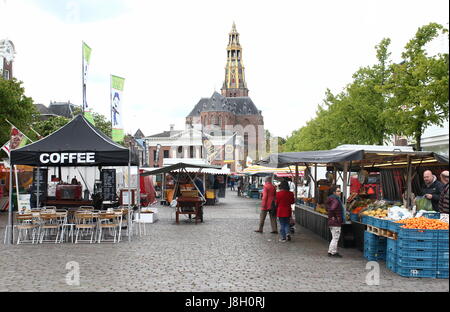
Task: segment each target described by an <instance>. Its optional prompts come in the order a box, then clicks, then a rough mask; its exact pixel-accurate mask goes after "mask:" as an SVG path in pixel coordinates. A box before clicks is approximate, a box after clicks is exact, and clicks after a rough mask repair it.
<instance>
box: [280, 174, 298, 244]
mask: <svg viewBox="0 0 450 312" xmlns="http://www.w3.org/2000/svg"><path fill="white" fill-rule="evenodd" d="M279 189H280V191H279V192H278V193H277V195H276V204H277V217H278V221H279V222H280V242H282V243H284V242H286V239H287V240H288V241H290V240H291V235H290V234H289V228H290V223H289V221H290V220H291V215H292V208H291V205H292V204H294V203H295V196H294V193H292V192H291V191H290V190H289V183H288V182H287V181H283V182H281V183H280V186H279Z"/></svg>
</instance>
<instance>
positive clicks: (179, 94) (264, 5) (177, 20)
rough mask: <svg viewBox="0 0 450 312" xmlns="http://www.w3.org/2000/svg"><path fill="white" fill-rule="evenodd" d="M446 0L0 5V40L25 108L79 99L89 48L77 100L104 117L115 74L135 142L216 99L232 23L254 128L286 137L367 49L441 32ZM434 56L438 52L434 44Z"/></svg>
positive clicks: (346, 78) (394, 47)
mask: <svg viewBox="0 0 450 312" xmlns="http://www.w3.org/2000/svg"><path fill="white" fill-rule="evenodd" d="M448 12H449V4H448V1H447V0H426V1H425V0H422V1H414V0H412V1H411V0H407V1H402V0H374V1H372V0H355V1H350V0H348V1H343V0H340V1H337V0H334V1H333V0H323V1H302V0H295V1H287V0H277V1H273V0H270V1H263V0H255V1H253V0H252V1H250V0H238V1H235V0H227V1H222V0H214V1H213V0H204V1H200V0H189V1H186V0H180V1H178V0H177V1H175V0H173V1H143V0H89V1H88V0H79V1H75V0H0V39H3V38H8V39H10V40H11V41H13V43H14V44H15V47H16V51H17V55H16V59H15V63H14V76H15V77H16V78H17V79H19V80H21V81H23V82H24V86H25V91H26V95H27V96H30V97H32V98H33V99H34V101H35V103H42V104H45V105H47V106H48V105H49V103H50V101H68V100H70V101H71V102H72V103H75V104H81V102H82V91H81V78H82V77H81V42H82V41H85V42H86V43H87V44H88V45H89V46H90V47H91V48H92V56H91V64H90V72H89V76H88V89H87V99H88V102H89V104H90V106H92V107H93V109H94V111H96V112H99V113H101V114H104V115H105V116H107V117H108V118H109V116H110V99H109V92H110V91H109V88H110V78H109V77H110V74H114V75H118V76H121V77H124V78H125V79H126V80H125V90H124V100H123V101H124V102H123V105H124V109H123V110H124V126H125V130H126V132H128V133H132V134H134V133H135V131H136V130H137V129H138V128H140V129H141V130H142V131H143V132H144V134H145V135H151V134H155V133H158V132H161V131H163V130H169V125H170V124H172V123H174V124H176V128H177V129H181V128H184V118H185V116H187V115H188V114H189V112H190V111H191V110H192V108H193V107H194V105H195V104H197V102H198V101H199V100H200V98H202V97H210V96H211V95H212V93H213V92H214V90H216V91H219V92H220V88H221V86H222V83H223V81H224V76H225V69H224V68H225V63H226V45H227V42H228V33H229V32H230V30H231V26H232V23H233V21H235V23H236V26H237V30H238V32H239V33H240V42H241V45H242V48H243V63H244V66H245V74H246V80H247V86H248V88H249V90H250V93H249V96H250V97H251V98H252V100H253V102H254V103H255V104H256V106H257V107H258V109H260V110H262V112H263V116H264V122H265V126H266V129H268V130H269V131H271V132H272V134H274V135H278V136H283V137H285V136H287V135H289V134H291V132H292V131H293V130H296V129H298V128H300V127H301V126H303V125H304V124H305V123H306V121H308V120H309V119H311V118H312V117H313V116H314V114H315V111H316V108H317V106H318V105H319V104H320V103H321V102H322V100H323V98H324V94H325V90H326V89H327V88H329V89H331V90H332V92H335V93H337V92H340V91H342V89H343V88H344V87H345V85H346V84H348V83H350V82H351V80H352V74H353V73H354V72H355V71H356V70H357V69H358V68H359V67H361V66H367V65H371V64H373V63H374V62H375V61H376V59H375V49H374V47H375V45H376V44H378V43H379V42H380V41H381V40H382V39H383V38H385V37H389V38H391V40H392V43H391V48H390V50H391V52H392V59H393V61H399V60H400V55H401V52H402V50H403V47H404V46H405V44H406V43H407V41H409V40H410V39H411V38H412V37H413V36H414V34H415V32H416V31H417V29H418V28H419V27H420V26H423V25H426V24H428V23H430V22H437V23H440V24H443V25H445V26H446V27H447V28H448V20H449V13H448ZM433 49H434V51H447V52H448V39H446V38H441V39H440V40H438V41H437V42H436V43H435V44H434V46H433Z"/></svg>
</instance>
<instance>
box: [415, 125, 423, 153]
mask: <svg viewBox="0 0 450 312" xmlns="http://www.w3.org/2000/svg"><path fill="white" fill-rule="evenodd" d="M415 139H416V151H417V152H420V151H421V150H422V145H421V144H420V141H421V139H422V130H420V131H417V132H416V133H415Z"/></svg>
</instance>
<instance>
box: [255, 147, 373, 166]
mask: <svg viewBox="0 0 450 312" xmlns="http://www.w3.org/2000/svg"><path fill="white" fill-rule="evenodd" d="M363 156H364V151H362V150H359V151H346V150H329V151H307V152H286V153H277V154H271V155H269V156H267V157H266V158H264V159H263V160H260V161H259V162H257V164H258V165H261V166H267V167H272V168H283V167H286V166H291V165H295V164H299V163H304V164H308V163H313V164H325V163H334V162H343V161H352V160H360V159H363Z"/></svg>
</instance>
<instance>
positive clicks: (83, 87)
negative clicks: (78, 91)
mask: <svg viewBox="0 0 450 312" xmlns="http://www.w3.org/2000/svg"><path fill="white" fill-rule="evenodd" d="M81 88H82V93H83V110H82V113H83V117H84V107H85V105H86V103H85V102H86V91H85V84H84V42H83V41H81Z"/></svg>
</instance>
